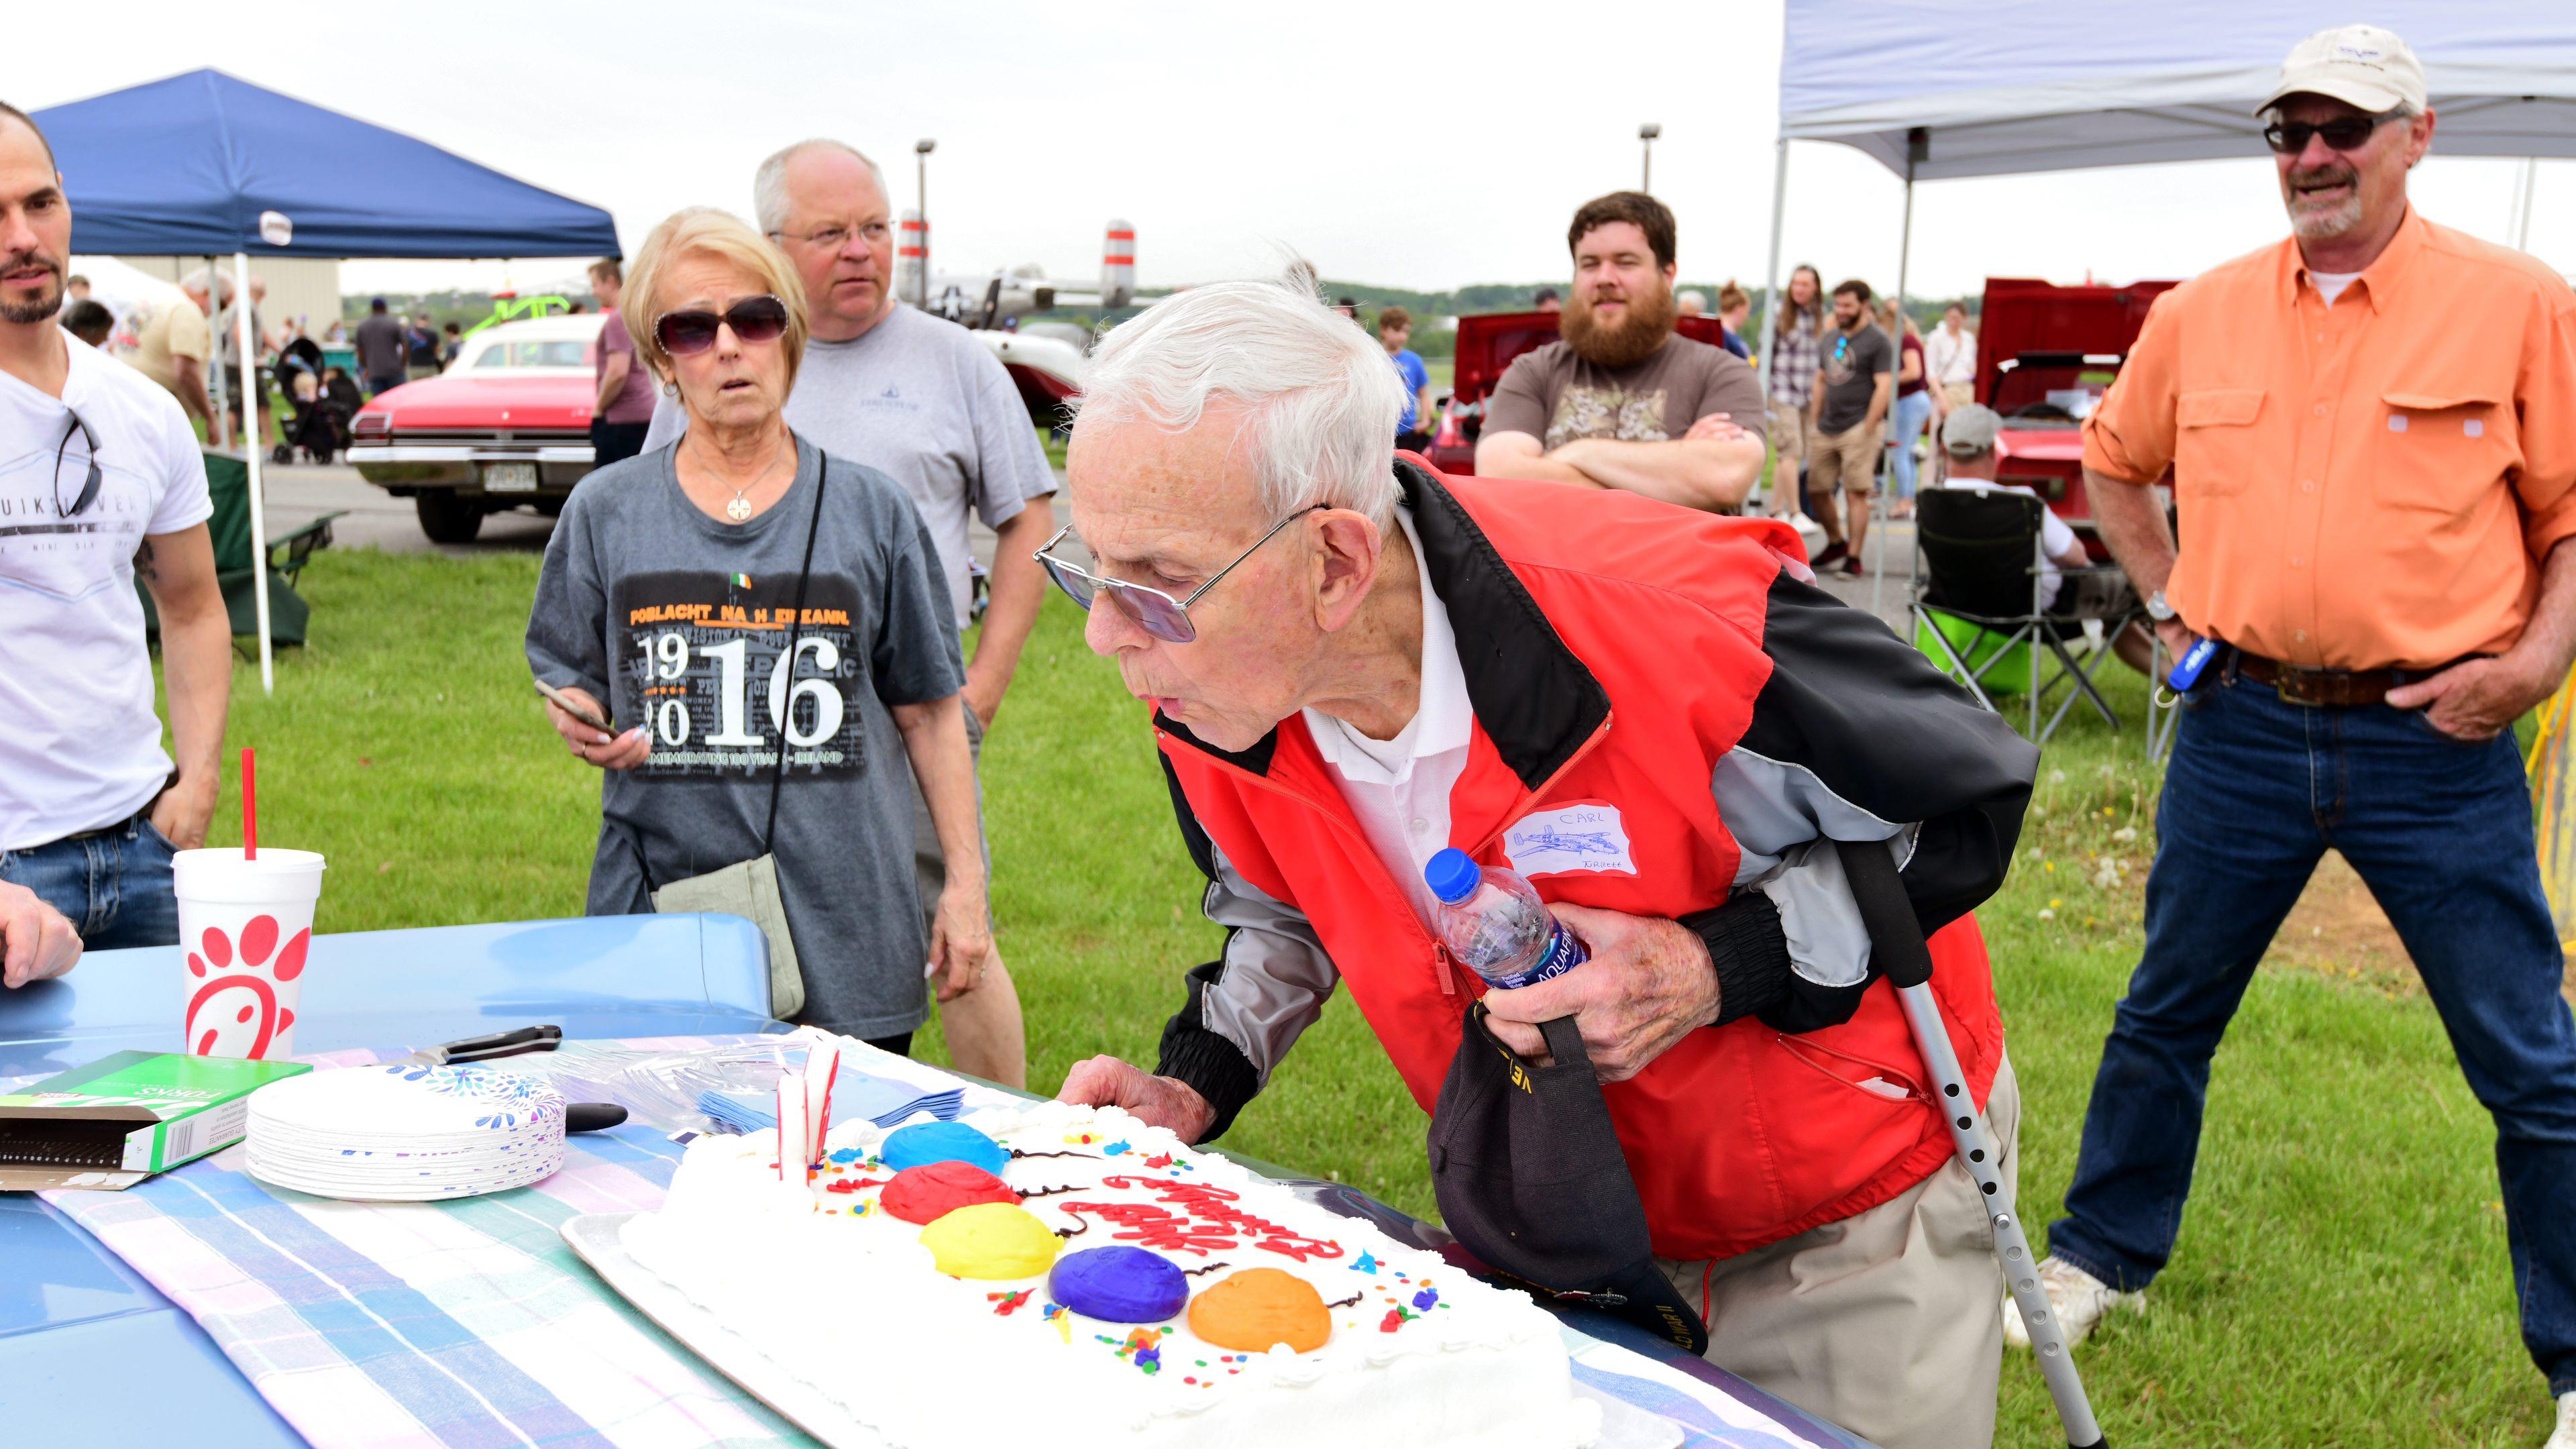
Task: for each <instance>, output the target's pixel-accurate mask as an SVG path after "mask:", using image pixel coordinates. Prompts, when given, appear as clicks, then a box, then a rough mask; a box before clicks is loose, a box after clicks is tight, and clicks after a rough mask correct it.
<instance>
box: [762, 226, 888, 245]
mask: <svg viewBox="0 0 2576 1449" xmlns="http://www.w3.org/2000/svg"><path fill="white" fill-rule="evenodd" d="M851 230H852V229H851V228H849V227H846V226H827V227H825V228H823V229H822V230H821V231H773V232H771V233H770V234H769V239H770V240H772V241H792V242H802V243H804V244H805V245H807V246H809V247H813V248H814V249H816V250H817V251H826V252H837V251H839V250H840V249H841V248H843V247H845V246H848V245H849V244H850V232H851ZM857 231H858V235H859V240H861V241H863V242H866V243H867V244H868V245H869V246H876V245H878V244H880V243H882V242H883V241H884V240H885V239H886V238H887V237H890V236H892V235H894V228H893V227H891V226H888V225H887V224H885V223H884V222H881V221H869V222H862V223H860V224H859V226H858V227H857Z"/></svg>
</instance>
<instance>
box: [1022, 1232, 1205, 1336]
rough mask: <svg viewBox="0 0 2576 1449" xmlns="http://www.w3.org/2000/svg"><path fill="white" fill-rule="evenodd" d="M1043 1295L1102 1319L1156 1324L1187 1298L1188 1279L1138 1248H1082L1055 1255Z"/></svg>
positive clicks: (1167, 1261)
mask: <svg viewBox="0 0 2576 1449" xmlns="http://www.w3.org/2000/svg"><path fill="white" fill-rule="evenodd" d="M1047 1296H1048V1297H1049V1298H1052V1299H1054V1300H1055V1301H1056V1302H1058V1303H1061V1304H1063V1305H1064V1306H1065V1307H1067V1308H1070V1309H1072V1310H1073V1311H1074V1312H1076V1313H1079V1314H1081V1315H1082V1316H1083V1317H1085V1318H1097V1319H1099V1320H1101V1321H1102V1322H1104V1323H1160V1322H1162V1321H1163V1320H1165V1319H1167V1318H1170V1317H1171V1316H1172V1315H1173V1314H1176V1313H1178V1312H1180V1311H1181V1307H1182V1305H1183V1304H1186V1303H1188V1302H1189V1301H1190V1280H1189V1279H1188V1278H1186V1277H1184V1276H1183V1275H1182V1273H1181V1270H1180V1268H1179V1267H1178V1266H1176V1265H1175V1264H1174V1263H1173V1262H1172V1261H1171V1260H1170V1259H1168V1258H1165V1257H1164V1256H1163V1255H1162V1254H1160V1253H1154V1252H1148V1251H1147V1250H1145V1249H1143V1248H1128V1247H1107V1248H1085V1249H1083V1250H1082V1251H1081V1252H1079V1253H1067V1254H1065V1255H1064V1256H1063V1257H1061V1258H1058V1259H1056V1260H1055V1268H1054V1270H1053V1271H1051V1272H1049V1273H1048V1274H1047Z"/></svg>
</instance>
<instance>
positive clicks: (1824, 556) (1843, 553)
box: [1807, 540, 1851, 569]
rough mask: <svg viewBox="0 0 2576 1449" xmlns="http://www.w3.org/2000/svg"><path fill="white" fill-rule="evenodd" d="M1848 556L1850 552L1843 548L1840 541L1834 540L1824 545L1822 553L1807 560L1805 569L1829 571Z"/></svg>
mask: <svg viewBox="0 0 2576 1449" xmlns="http://www.w3.org/2000/svg"><path fill="white" fill-rule="evenodd" d="M1850 556H1851V550H1850V549H1848V548H1845V547H1843V545H1842V543H1841V541H1840V540H1836V541H1835V542H1833V543H1829V544H1826V545H1825V551H1824V552H1823V553H1820V554H1818V555H1816V556H1815V557H1814V558H1811V559H1809V560H1807V567H1809V568H1811V569H1829V568H1832V567H1833V566H1834V565H1835V564H1838V563H1841V562H1842V561H1843V560H1844V559H1845V558H1848V557H1850Z"/></svg>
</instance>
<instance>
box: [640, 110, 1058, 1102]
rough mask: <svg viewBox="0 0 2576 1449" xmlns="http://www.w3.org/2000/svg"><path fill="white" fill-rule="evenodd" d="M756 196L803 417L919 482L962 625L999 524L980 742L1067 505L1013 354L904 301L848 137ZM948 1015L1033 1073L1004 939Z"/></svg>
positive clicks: (982, 1054) (976, 698)
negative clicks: (799, 300) (970, 537)
mask: <svg viewBox="0 0 2576 1449" xmlns="http://www.w3.org/2000/svg"><path fill="white" fill-rule="evenodd" d="M752 196H753V199H754V202H755V204H756V205H757V206H758V208H759V212H760V229H761V230H762V231H763V232H765V233H767V234H768V236H769V239H770V240H771V241H773V242H776V243H777V244H778V246H779V248H780V249H781V250H782V251H783V252H785V254H786V256H787V260H788V261H789V263H790V264H792V265H793V266H794V267H795V268H796V274H797V276H798V277H799V278H801V279H802V280H803V281H804V283H805V304H806V312H807V316H808V320H809V323H810V325H811V328H812V335H811V337H810V339H809V340H808V341H807V342H806V344H805V359H804V362H803V364H802V365H801V367H800V368H799V370H798V372H797V375H796V390H795V391H794V392H793V393H791V394H789V396H788V399H787V409H786V416H787V425H788V426H789V427H790V428H793V429H794V430H795V432H796V435H797V436H798V437H800V438H803V439H805V440H807V441H809V442H812V443H814V444H817V445H818V446H820V447H821V448H822V449H823V451H825V452H827V453H830V454H832V455H833V456H834V457H838V458H846V459H848V460H849V461H851V462H854V463H864V464H866V465H867V466H869V467H871V468H875V469H878V470H880V471H882V472H884V473H885V474H887V475H888V476H890V477H892V478H893V479H894V480H895V482H897V483H899V484H901V485H902V486H903V488H904V490H905V491H906V492H908V493H910V494H911V495H912V500H913V502H914V503H915V504H917V505H918V506H919V507H920V509H921V517H922V521H923V522H924V523H925V524H927V525H928V527H929V529H930V538H931V542H932V543H933V544H935V545H936V546H937V548H938V550H939V563H940V567H941V572H942V574H943V581H944V582H945V583H946V585H947V587H948V594H949V599H950V601H951V603H952V604H953V605H954V606H955V609H956V625H957V627H958V629H960V630H961V631H962V630H963V629H964V628H965V627H966V624H967V619H968V608H969V601H970V600H971V599H972V598H973V590H974V584H973V576H972V573H971V569H972V567H973V556H972V555H971V554H970V553H969V552H968V551H967V543H966V523H967V517H968V515H969V514H970V513H972V514H974V515H975V516H978V517H981V518H982V519H983V520H984V522H985V524H986V526H988V527H990V528H991V529H992V530H993V531H994V532H995V533H996V534H998V535H999V536H1000V539H1001V542H1000V545H999V547H998V548H997V549H996V550H995V553H994V558H993V576H992V596H991V602H990V604H989V605H988V606H987V607H986V608H985V610H984V629H983V633H982V635H981V636H979V638H978V639H977V641H976V646H975V657H974V658H973V659H972V660H971V661H969V662H968V664H967V666H966V688H965V695H966V733H967V738H968V740H969V741H970V742H971V743H972V744H973V745H974V746H975V748H976V752H977V754H978V756H979V757H980V756H981V754H982V750H983V739H984V728H985V727H986V726H988V725H990V724H991V723H992V722H993V716H994V714H995V713H996V712H997V711H998V710H999V709H1000V708H1001V705H1002V695H1003V693H1004V692H1005V691H1006V690H1008V689H1009V688H1010V683H1011V674H1012V672H1013V671H1014V670H1015V669H1016V668H1017V667H1018V665H1019V659H1020V649H1021V646H1023V645H1024V644H1026V643H1027V642H1028V637H1029V630H1030V628H1031V627H1032V626H1034V625H1035V624H1036V623H1037V617H1038V605H1039V603H1040V601H1041V600H1043V599H1044V598H1045V596H1046V576H1045V574H1044V573H1043V572H1042V571H1041V570H1040V569H1039V567H1038V564H1037V559H1036V557H1035V556H1036V554H1037V551H1038V549H1039V548H1040V547H1041V546H1042V545H1044V544H1045V542H1046V540H1047V536H1048V535H1049V534H1051V533H1053V532H1054V531H1055V521H1054V520H1055V511H1054V508H1053V506H1052V505H1051V504H1049V503H1047V502H1045V500H1046V499H1047V498H1048V496H1049V495H1051V494H1052V493H1054V491H1055V472H1054V470H1053V469H1051V468H1049V467H1048V466H1047V461H1046V450H1045V449H1043V448H1041V447H1040V446H1039V445H1038V439H1037V430H1036V428H1035V427H1034V426H1033V425H1032V424H1031V422H1030V420H1029V412H1028V408H1027V407H1026V405H1024V404H1023V403H1022V402H1021V401H1020V396H1019V391H1018V389H1017V388H1015V387H1014V386H1012V383H1011V378H1010V374H1009V373H1007V372H1005V371H1004V370H1003V368H1002V364H1001V361H1000V360H999V359H997V358H996V357H994V356H993V354H992V353H991V352H989V351H987V350H986V349H985V347H984V345H983V343H981V342H979V341H978V340H976V339H975V337H973V336H972V335H970V334H969V333H968V332H967V331H966V329H964V328H962V327H959V326H957V325H955V324H954V323H950V322H946V321H942V320H941V319H939V318H936V317H931V316H927V315H925V314H924V313H922V312H920V311H917V310H915V309H914V308H911V307H906V306H903V305H900V304H899V303H897V302H896V300H895V298H894V295H893V293H892V291H891V289H890V282H891V279H892V277H893V275H894V225H893V212H892V211H891V210H890V208H889V203H888V202H887V199H886V191H885V181H884V178H883V177H882V176H880V175H879V174H878V172H877V168H876V164H875V163H874V162H872V161H870V160H868V159H867V158H866V157H865V156H862V155H860V154H859V153H858V152H857V151H855V150H852V149H851V148H850V147H848V146H844V145H842V144H840V143H839V142H836V141H807V142H802V143H799V144H797V145H794V146H790V147H788V148H787V149H786V150H784V151H781V152H779V153H778V154H776V155H774V156H772V157H770V158H769V159H768V160H766V161H763V162H762V163H761V164H760V170H759V172H758V173H757V174H756V175H755V176H754V178H753V181H752ZM653 322H654V319H652V318H650V317H637V318H634V319H631V321H630V322H629V324H628V325H629V326H631V327H634V328H637V329H639V330H640V329H643V328H647V327H650V326H652V325H653ZM686 428H687V419H686V418H685V417H684V416H683V415H682V413H681V411H680V408H679V404H678V401H677V400H676V399H674V398H670V397H663V398H661V399H660V400H659V401H658V402H657V403H656V404H655V406H654V409H653V426H652V429H651V431H649V432H648V433H646V435H645V439H644V448H645V451H646V452H648V453H649V452H651V451H652V450H654V449H656V448H659V447H661V446H662V445H663V444H665V443H668V442H670V441H671V440H673V439H675V438H677V437H679V436H680V434H681V433H682V432H683V431H685V430H686ZM914 793H915V795H916V797H917V796H918V794H919V792H918V791H915V792H914ZM913 833H914V839H915V843H916V846H915V856H914V865H915V869H916V872H917V874H918V876H919V882H920V890H921V901H922V909H923V910H924V911H925V912H926V911H929V910H930V909H932V907H933V906H934V905H935V903H936V902H937V901H938V900H939V895H940V891H941V890H942V889H943V888H944V887H945V886H946V884H947V864H946V862H945V861H944V860H943V859H942V858H941V856H940V853H939V835H938V832H937V831H935V830H933V829H932V828H931V823H930V811H929V808H928V806H926V805H922V806H919V807H917V808H916V810H915V813H914V818H913ZM986 853H987V854H988V855H989V854H990V851H989V850H988V851H987V852H986ZM942 1025H943V1027H944V1029H945V1030H946V1032H947V1036H948V1052H949V1056H950V1058H951V1059H952V1060H953V1061H955V1062H956V1064H957V1065H958V1067H959V1068H961V1069H963V1070H965V1071H968V1072H972V1073H973V1074H975V1075H976V1076H979V1077H984V1078H986V1079H988V1080H991V1081H997V1082H1002V1083H1005V1084H1007V1085H1010V1086H1014V1087H1017V1086H1023V1085H1025V1084H1026V1080H1027V1076H1028V1063H1027V1053H1026V1048H1025V1035H1024V1032H1023V1029H1022V1027H1021V1023H1020V1003H1019V995H1018V992H1017V990H1016V989H1015V988H1014V987H1013V986H1012V984H1011V978H1010V973H1009V972H1008V971H1007V970H1005V969H1004V968H1003V965H1002V958H1001V953H1000V951H998V950H996V951H995V952H994V953H993V954H992V956H991V957H990V958H989V960H988V963H987V965H986V968H985V974H984V976H983V978H982V980H981V984H979V985H977V986H976V987H975V988H974V989H973V990H971V991H968V992H967V993H966V994H965V995H963V996H959V997H957V998H956V999H954V1000H952V1001H950V1002H949V1003H947V1005H946V1008H945V1015H944V1019H943V1021H942Z"/></svg>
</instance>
